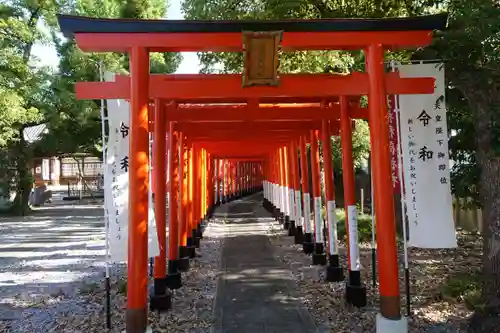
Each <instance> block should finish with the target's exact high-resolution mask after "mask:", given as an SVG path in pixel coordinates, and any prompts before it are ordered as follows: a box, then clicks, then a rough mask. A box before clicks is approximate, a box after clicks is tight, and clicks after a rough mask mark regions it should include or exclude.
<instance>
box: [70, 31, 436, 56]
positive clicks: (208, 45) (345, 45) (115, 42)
mask: <svg viewBox="0 0 500 333" xmlns="http://www.w3.org/2000/svg"><path fill="white" fill-rule="evenodd" d="M125 36H126V37H125ZM75 41H76V44H77V45H78V47H79V48H80V49H81V50H82V51H83V52H128V51H129V50H130V49H131V48H133V47H144V48H148V49H149V50H150V52H207V51H212V52H241V51H242V50H243V45H242V34H241V33H189V35H188V36H187V35H186V33H128V34H123V33H76V34H75ZM431 41H432V35H431V31H428V30H423V31H342V32H284V33H283V41H282V43H281V45H282V48H283V50H285V51H295V50H359V49H362V48H364V47H365V46H366V45H370V44H382V45H384V47H385V48H387V49H392V50H398V49H408V48H417V47H419V46H425V45H428V44H430V43H431Z"/></svg>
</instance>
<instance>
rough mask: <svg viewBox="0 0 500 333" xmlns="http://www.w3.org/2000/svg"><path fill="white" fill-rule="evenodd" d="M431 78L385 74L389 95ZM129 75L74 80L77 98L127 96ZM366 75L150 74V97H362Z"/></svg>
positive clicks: (424, 86)
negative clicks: (276, 81)
mask: <svg viewBox="0 0 500 333" xmlns="http://www.w3.org/2000/svg"><path fill="white" fill-rule="evenodd" d="M434 81H435V80H434V78H400V77H399V73H397V72H391V73H387V74H386V76H385V83H386V86H387V92H388V94H394V95H401V94H430V93H433V92H434ZM129 82H130V78H129V77H128V76H118V75H117V76H116V78H115V82H77V83H76V84H75V92H76V97H77V99H128V98H129V97H130V83H129ZM368 87H369V84H368V74H367V73H359V72H354V73H352V74H350V75H336V74H284V75H282V76H281V77H280V85H279V86H277V87H263V86H260V87H250V88H244V87H242V86H241V75H239V74H228V75H225V74H220V75H219V74H216V75H211V74H207V75H202V74H198V76H196V75H190V74H173V75H172V74H171V75H150V85H149V97H150V98H152V99H156V98H160V99H168V100H176V99H184V100H190V101H193V102H203V100H205V99H210V100H213V99H220V100H221V102H224V101H225V100H231V99H241V100H245V99H257V100H259V99H262V98H278V97H279V98H284V97H301V98H317V97H323V98H327V97H330V96H340V95H343V96H362V95H367V94H368V90H369V89H368Z"/></svg>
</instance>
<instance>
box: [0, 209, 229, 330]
mask: <svg viewBox="0 0 500 333" xmlns="http://www.w3.org/2000/svg"><path fill="white" fill-rule="evenodd" d="M102 214H103V211H102V206H100V205H96V204H94V205H85V206H82V205H72V206H69V205H67V206H66V205H53V206H51V207H46V208H44V209H41V210H40V211H38V212H36V213H35V214H34V215H33V216H30V217H26V218H22V219H20V218H0V332H2V333H3V332H5V333H7V332H9V333H38V332H40V333H42V332H43V333H46V332H58V333H79V332H85V333H91V332H99V333H100V332H102V331H104V329H105V326H104V325H105V313H104V304H105V302H104V300H105V292H104V222H103V217H102ZM212 229H213V228H211V226H210V225H209V226H208V227H207V230H206V234H205V238H204V239H203V240H202V242H201V248H200V249H199V250H198V253H199V254H201V256H200V257H198V258H196V259H195V260H193V261H192V262H191V267H192V268H191V269H190V270H189V272H188V273H185V274H183V281H184V286H183V287H182V288H181V289H179V290H177V291H175V292H174V295H173V299H172V301H173V309H172V310H171V311H170V312H168V313H166V314H161V315H159V314H157V313H150V322H151V325H152V328H153V330H154V332H155V333H161V332H169V333H170V332H186V333H187V332H190V333H202V332H208V331H209V327H210V321H211V317H212V304H213V299H214V297H215V292H216V282H217V278H218V273H219V262H220V250H221V246H220V245H221V238H220V235H219V234H218V233H217V232H214V231H213V230H212ZM110 270H111V285H112V287H111V289H112V295H111V303H112V325H113V328H112V330H111V331H110V332H122V330H123V329H124V314H125V305H126V303H125V296H126V269H125V267H124V266H123V265H113V266H112V267H111V268H110Z"/></svg>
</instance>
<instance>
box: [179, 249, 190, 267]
mask: <svg viewBox="0 0 500 333" xmlns="http://www.w3.org/2000/svg"><path fill="white" fill-rule="evenodd" d="M179 257H180V258H179V266H178V268H179V271H180V272H187V271H188V270H189V251H188V248H187V247H186V246H179Z"/></svg>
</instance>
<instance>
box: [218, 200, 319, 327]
mask: <svg viewBox="0 0 500 333" xmlns="http://www.w3.org/2000/svg"><path fill="white" fill-rule="evenodd" d="M261 199H262V196H261V195H254V196H251V197H249V198H245V199H242V200H237V201H234V202H232V203H230V204H228V205H224V206H225V207H224V206H222V207H220V209H219V210H218V211H216V216H217V215H218V216H219V218H221V217H222V219H223V222H222V223H223V224H224V229H225V240H224V245H223V249H222V271H223V274H222V275H221V277H220V279H219V284H218V291H217V298H216V301H215V311H214V324H213V327H212V330H211V333H257V332H259V333H260V332H262V333H282V332H287V333H295V332H296V333H309V332H311V333H312V332H316V331H317V328H316V326H315V324H314V321H313V319H312V317H311V316H310V314H309V313H308V312H307V310H306V309H305V307H304V305H303V304H302V302H301V301H300V299H299V298H298V295H297V292H296V290H295V289H296V288H295V284H294V282H293V281H292V275H291V272H290V270H289V269H288V268H287V267H286V266H285V265H284V264H283V263H281V262H279V261H278V260H277V259H276V258H275V256H274V247H273V245H272V244H271V243H270V241H269V236H270V234H271V233H272V230H270V226H271V225H272V223H271V222H272V218H270V217H269V214H268V213H267V212H266V211H265V210H264V209H263V208H262V206H261Z"/></svg>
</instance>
